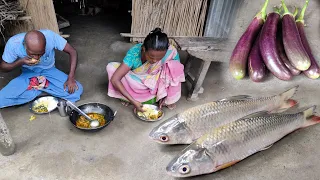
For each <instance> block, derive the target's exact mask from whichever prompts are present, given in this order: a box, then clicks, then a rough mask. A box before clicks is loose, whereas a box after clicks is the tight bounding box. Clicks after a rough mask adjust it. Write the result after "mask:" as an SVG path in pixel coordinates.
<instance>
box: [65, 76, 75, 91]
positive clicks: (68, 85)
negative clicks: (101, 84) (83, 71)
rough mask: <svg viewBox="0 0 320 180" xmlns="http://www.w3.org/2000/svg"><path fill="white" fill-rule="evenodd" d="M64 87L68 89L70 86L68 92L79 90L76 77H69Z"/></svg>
mask: <svg viewBox="0 0 320 180" xmlns="http://www.w3.org/2000/svg"><path fill="white" fill-rule="evenodd" d="M63 88H64V90H65V91H66V89H67V88H68V92H69V93H70V94H73V93H74V92H75V91H76V90H78V85H77V83H76V80H75V79H74V78H68V79H67V81H66V82H65V83H64V84H63Z"/></svg>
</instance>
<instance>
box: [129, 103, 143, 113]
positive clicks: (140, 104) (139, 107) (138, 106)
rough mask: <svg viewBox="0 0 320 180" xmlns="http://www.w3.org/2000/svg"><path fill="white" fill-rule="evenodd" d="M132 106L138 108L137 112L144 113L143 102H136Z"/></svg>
mask: <svg viewBox="0 0 320 180" xmlns="http://www.w3.org/2000/svg"><path fill="white" fill-rule="evenodd" d="M132 104H133V105H134V107H136V108H137V111H140V112H144V110H143V109H142V107H143V104H142V103H141V102H138V101H134V102H133V103H132Z"/></svg>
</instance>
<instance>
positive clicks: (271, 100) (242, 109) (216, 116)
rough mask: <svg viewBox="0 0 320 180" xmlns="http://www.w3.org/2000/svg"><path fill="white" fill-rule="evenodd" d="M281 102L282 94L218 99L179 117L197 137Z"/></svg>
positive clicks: (274, 106)
mask: <svg viewBox="0 0 320 180" xmlns="http://www.w3.org/2000/svg"><path fill="white" fill-rule="evenodd" d="M281 103H282V101H281V99H280V96H272V97H263V98H256V99H248V100H234V101H216V102H212V103H207V104H204V105H202V106H197V107H194V108H192V109H190V110H188V111H185V112H182V113H180V114H178V118H179V120H180V121H181V122H184V123H185V125H186V126H187V127H188V128H189V129H190V130H191V131H192V134H193V138H194V139H196V138H198V137H200V136H201V135H202V134H203V133H204V132H206V131H208V130H210V129H211V128H213V127H218V126H221V125H223V124H227V123H229V122H232V121H235V120H237V119H240V118H241V117H244V116H246V115H249V114H252V113H254V112H257V111H264V110H265V111H271V110H273V109H275V108H278V107H279V106H280V105H281Z"/></svg>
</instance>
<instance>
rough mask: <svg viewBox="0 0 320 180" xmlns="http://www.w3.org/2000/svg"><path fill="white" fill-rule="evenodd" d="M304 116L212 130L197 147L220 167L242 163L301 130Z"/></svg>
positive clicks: (258, 119) (257, 120)
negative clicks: (220, 165)
mask: <svg viewBox="0 0 320 180" xmlns="http://www.w3.org/2000/svg"><path fill="white" fill-rule="evenodd" d="M304 121H305V118H304V116H303V113H296V114H277V115H268V116H262V117H254V118H247V119H240V120H237V121H234V122H231V123H229V124H228V125H225V126H222V127H219V128H216V129H214V130H211V131H210V132H209V133H207V134H206V135H204V136H202V137H201V138H199V139H198V140H197V141H196V142H195V143H196V146H198V147H202V148H206V149H207V150H208V153H209V154H210V156H211V157H212V159H214V160H215V161H216V162H218V164H224V163H228V162H232V161H236V160H242V159H244V158H246V157H248V156H250V155H251V154H254V153H256V152H257V151H260V150H262V149H263V148H265V147H267V146H269V145H271V144H273V143H274V142H276V141H278V140H279V139H281V138H282V137H283V136H285V135H286V134H288V133H290V132H292V131H293V130H295V129H297V128H299V127H301V125H302V124H303V123H304Z"/></svg>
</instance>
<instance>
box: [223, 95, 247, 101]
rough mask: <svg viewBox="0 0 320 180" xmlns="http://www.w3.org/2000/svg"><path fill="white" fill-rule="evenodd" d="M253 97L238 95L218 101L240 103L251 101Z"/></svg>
mask: <svg viewBox="0 0 320 180" xmlns="http://www.w3.org/2000/svg"><path fill="white" fill-rule="evenodd" d="M252 98H253V97H251V96H249V95H238V96H231V97H227V98H224V99H220V100H218V101H236V100H237V101H241V100H249V99H252Z"/></svg>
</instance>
